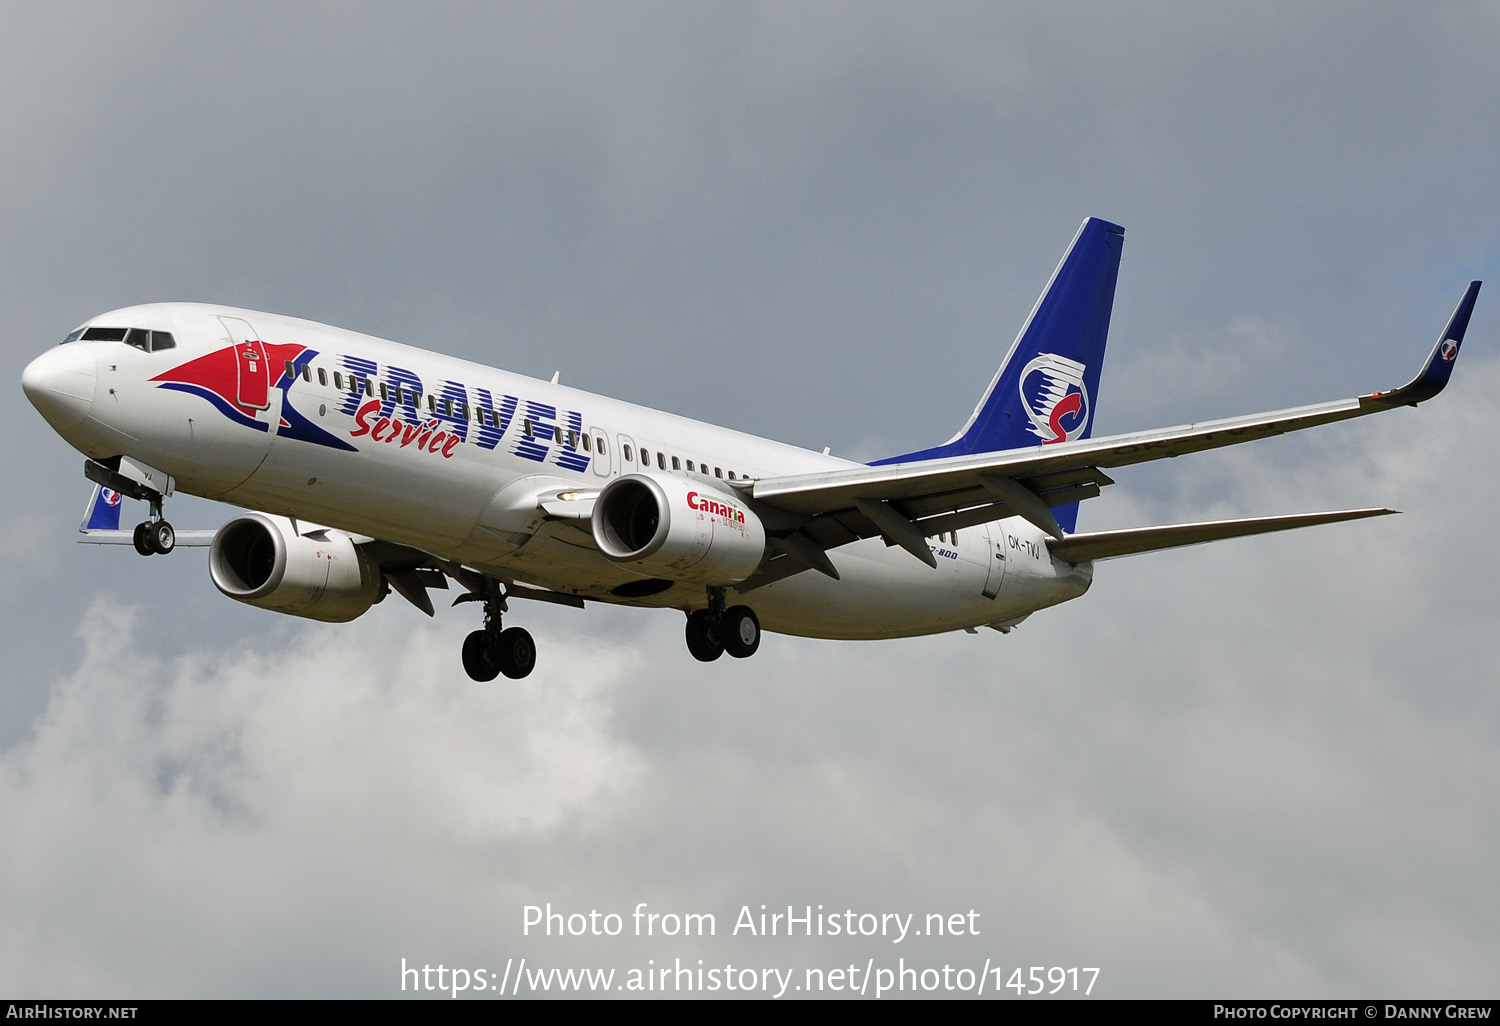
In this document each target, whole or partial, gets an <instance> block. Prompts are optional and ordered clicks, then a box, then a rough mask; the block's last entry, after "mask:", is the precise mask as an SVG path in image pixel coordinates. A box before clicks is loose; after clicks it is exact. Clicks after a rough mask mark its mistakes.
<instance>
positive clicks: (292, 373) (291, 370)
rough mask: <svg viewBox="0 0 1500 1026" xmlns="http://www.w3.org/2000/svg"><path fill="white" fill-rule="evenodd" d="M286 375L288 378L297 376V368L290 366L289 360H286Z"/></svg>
mask: <svg viewBox="0 0 1500 1026" xmlns="http://www.w3.org/2000/svg"><path fill="white" fill-rule="evenodd" d="M286 376H287V377H289V378H295V377H296V376H297V368H296V367H293V366H292V361H291V360H288V361H287V362H286Z"/></svg>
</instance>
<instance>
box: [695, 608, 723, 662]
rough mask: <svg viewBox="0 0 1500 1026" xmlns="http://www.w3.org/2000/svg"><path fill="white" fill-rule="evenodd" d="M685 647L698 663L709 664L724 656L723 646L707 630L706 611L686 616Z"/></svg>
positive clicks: (700, 610) (702, 610)
mask: <svg viewBox="0 0 1500 1026" xmlns="http://www.w3.org/2000/svg"><path fill="white" fill-rule="evenodd" d="M687 647H688V651H689V652H691V653H692V654H693V658H694V659H696V660H698V661H699V662H700V663H711V662H713V661H714V660H715V659H717V658H719V656H721V655H723V654H724V646H723V645H722V644H720V643H719V641H718V639H716V638H715V637H714V636H713V632H712V631H711V630H709V624H708V610H706V609H699V610H697V611H695V612H692V613H689V614H688V618H687Z"/></svg>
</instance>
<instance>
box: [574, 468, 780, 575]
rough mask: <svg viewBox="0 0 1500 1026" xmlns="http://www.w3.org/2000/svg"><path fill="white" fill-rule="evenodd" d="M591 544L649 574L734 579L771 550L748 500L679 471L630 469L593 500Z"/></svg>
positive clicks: (610, 556) (611, 556) (634, 568)
mask: <svg viewBox="0 0 1500 1026" xmlns="http://www.w3.org/2000/svg"><path fill="white" fill-rule="evenodd" d="M591 526H592V529H593V532H594V543H595V544H596V545H598V546H599V551H601V552H603V553H604V554H605V555H606V556H608V557H609V558H610V559H612V560H614V561H615V562H616V563H621V564H624V565H625V566H628V567H630V568H631V569H632V570H635V571H637V572H639V573H642V574H645V575H647V576H650V577H663V578H666V579H668V580H673V581H691V582H693V583H698V584H737V583H738V582H740V581H743V580H744V579H745V578H747V577H749V576H750V575H751V574H753V573H754V572H755V569H756V567H758V566H760V561H761V559H762V558H763V557H764V556H765V552H766V531H765V528H764V527H762V526H761V522H760V519H759V518H758V517H757V516H756V515H755V514H754V513H752V512H751V511H750V510H749V509H748V508H747V507H746V506H745V503H744V501H743V500H741V499H738V498H735V497H734V496H732V495H728V494H726V493H724V492H721V491H719V490H718V489H717V488H714V487H712V486H709V485H701V484H695V483H693V482H691V481H684V480H683V479H682V478H678V477H667V476H661V477H658V476H656V475H654V474H626V475H625V476H624V477H618V478H616V479H615V480H613V481H611V482H610V483H609V484H607V485H605V486H604V488H603V489H602V490H601V491H600V492H599V497H598V498H597V499H595V500H594V512H593V518H592V524H591Z"/></svg>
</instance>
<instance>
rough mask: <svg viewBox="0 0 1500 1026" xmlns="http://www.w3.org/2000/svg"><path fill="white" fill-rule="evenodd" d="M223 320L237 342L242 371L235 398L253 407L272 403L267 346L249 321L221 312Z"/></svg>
mask: <svg viewBox="0 0 1500 1026" xmlns="http://www.w3.org/2000/svg"><path fill="white" fill-rule="evenodd" d="M219 320H220V321H221V322H222V323H223V325H224V327H225V329H226V330H227V331H228V332H229V337H230V339H231V340H232V341H233V342H234V365H235V370H236V372H237V373H238V375H239V385H238V391H237V392H236V394H235V401H236V402H238V403H239V404H240V405H241V406H243V407H245V408H246V409H250V410H265V409H269V408H270V406H271V368H270V367H268V366H267V365H266V348H265V346H264V345H262V344H261V340H260V336H259V335H257V334H256V333H255V329H254V328H252V327H251V326H250V323H249V322H248V321H243V320H241V319H240V318H238V317H224V316H222V315H221V316H220V317H219Z"/></svg>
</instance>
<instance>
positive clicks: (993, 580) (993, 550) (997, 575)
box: [981, 521, 1006, 599]
mask: <svg viewBox="0 0 1500 1026" xmlns="http://www.w3.org/2000/svg"><path fill="white" fill-rule="evenodd" d="M984 537H985V544H986V545H987V546H988V547H989V558H988V559H986V560H985V578H984V591H983V592H981V594H983V595H984V597H985V598H987V599H992V598H995V597H996V596H997V595H999V594H1000V585H1001V584H1002V583H1004V581H1005V546H1006V538H1005V526H1004V521H997V522H996V523H993V524H986V525H985V526H984Z"/></svg>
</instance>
